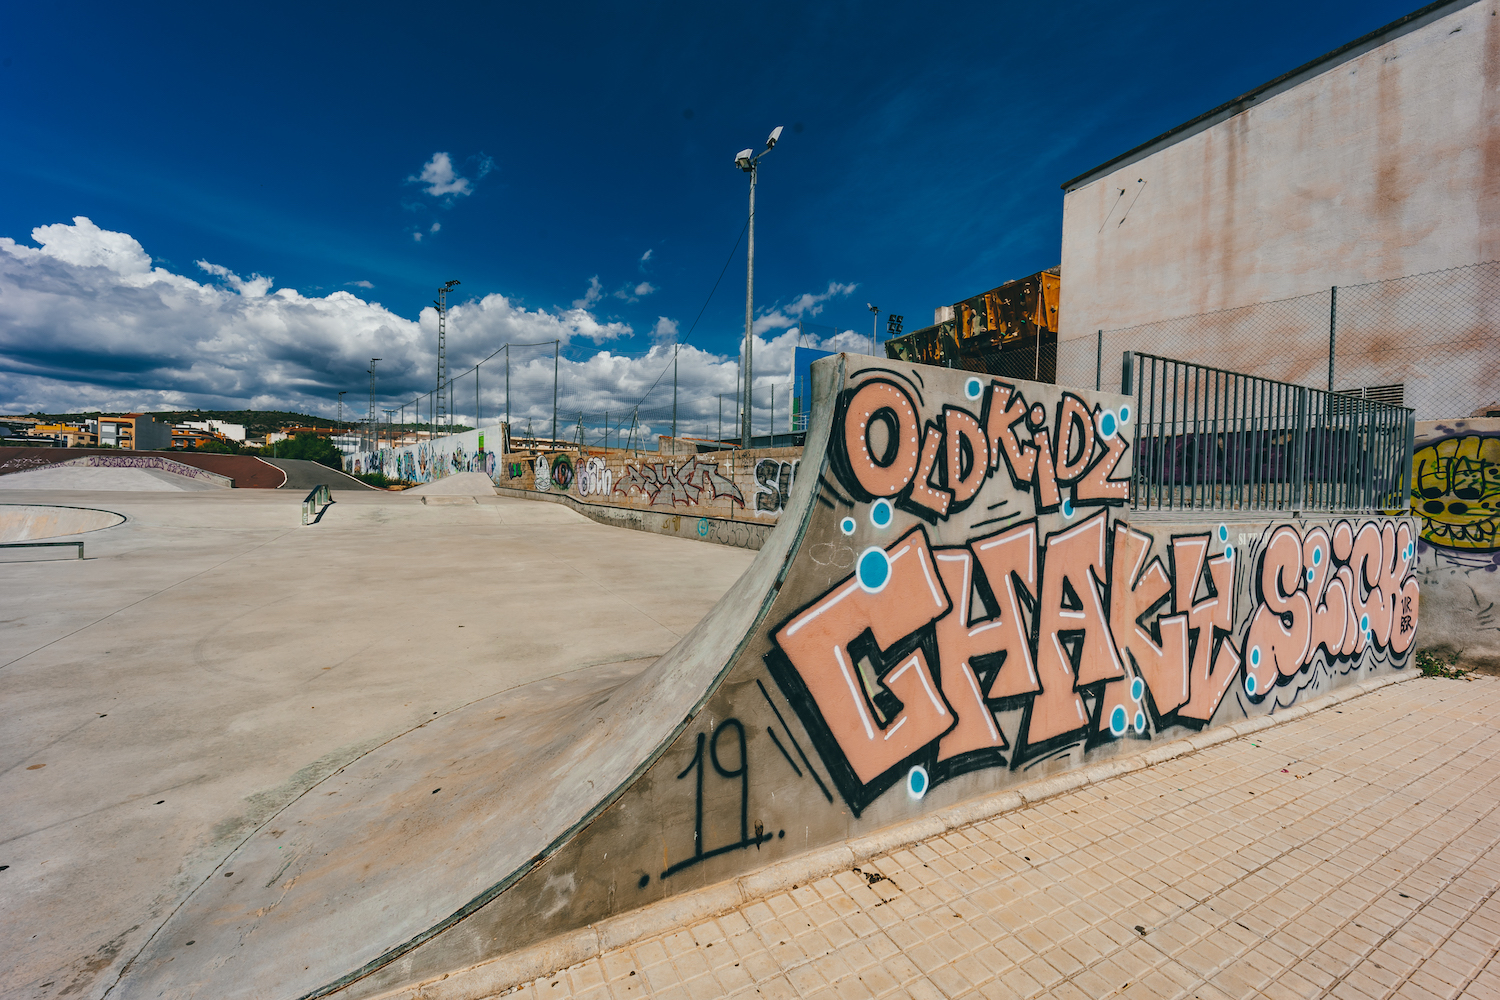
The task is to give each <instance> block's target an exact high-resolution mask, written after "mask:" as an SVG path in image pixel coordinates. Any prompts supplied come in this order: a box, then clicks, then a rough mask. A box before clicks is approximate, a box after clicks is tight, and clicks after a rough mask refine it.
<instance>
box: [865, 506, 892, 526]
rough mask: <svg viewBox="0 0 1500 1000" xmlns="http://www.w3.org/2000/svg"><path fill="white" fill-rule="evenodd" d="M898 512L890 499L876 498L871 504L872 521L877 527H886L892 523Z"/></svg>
mask: <svg viewBox="0 0 1500 1000" xmlns="http://www.w3.org/2000/svg"><path fill="white" fill-rule="evenodd" d="M895 516H896V512H895V511H894V510H893V509H892V508H891V502H890V501H889V500H885V499H880V500H876V501H875V502H874V503H873V504H871V505H870V523H871V524H873V525H875V527H877V528H884V527H886V526H887V525H889V524H890V523H891V519H892V518H893V517H895Z"/></svg>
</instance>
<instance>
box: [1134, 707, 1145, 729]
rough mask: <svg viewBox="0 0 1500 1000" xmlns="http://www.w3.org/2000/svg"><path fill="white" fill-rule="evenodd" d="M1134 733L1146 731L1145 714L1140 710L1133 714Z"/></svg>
mask: <svg viewBox="0 0 1500 1000" xmlns="http://www.w3.org/2000/svg"><path fill="white" fill-rule="evenodd" d="M1135 731H1136V732H1138V733H1144V732H1145V731H1146V713H1145V712H1142V711H1140V710H1137V711H1136V713H1135Z"/></svg>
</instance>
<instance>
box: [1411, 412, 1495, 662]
mask: <svg viewBox="0 0 1500 1000" xmlns="http://www.w3.org/2000/svg"><path fill="white" fill-rule="evenodd" d="M1411 506H1412V511H1413V512H1414V513H1415V514H1416V515H1417V517H1418V519H1419V525H1420V530H1421V540H1420V542H1419V543H1418V545H1417V562H1416V571H1417V578H1418V579H1419V580H1420V581H1421V583H1422V619H1423V623H1424V624H1423V628H1422V639H1421V641H1420V642H1419V643H1418V645H1419V646H1420V647H1421V648H1423V649H1431V650H1434V651H1437V652H1442V653H1448V654H1452V653H1458V654H1460V662H1461V663H1464V664H1466V665H1468V666H1473V667H1480V668H1482V669H1485V670H1490V671H1500V532H1497V528H1500V419H1474V420H1431V421H1419V422H1418V423H1417V440H1416V450H1415V452H1414V453H1413V455H1412V498H1411Z"/></svg>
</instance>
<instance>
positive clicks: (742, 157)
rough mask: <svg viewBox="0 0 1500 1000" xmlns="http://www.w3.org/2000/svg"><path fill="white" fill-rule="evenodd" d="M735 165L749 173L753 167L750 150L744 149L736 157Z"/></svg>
mask: <svg viewBox="0 0 1500 1000" xmlns="http://www.w3.org/2000/svg"><path fill="white" fill-rule="evenodd" d="M734 165H735V166H737V167H739V168H740V169H741V170H745V171H748V170H749V169H750V167H751V162H750V150H748V149H742V150H740V151H739V152H738V153H736V154H735V155H734Z"/></svg>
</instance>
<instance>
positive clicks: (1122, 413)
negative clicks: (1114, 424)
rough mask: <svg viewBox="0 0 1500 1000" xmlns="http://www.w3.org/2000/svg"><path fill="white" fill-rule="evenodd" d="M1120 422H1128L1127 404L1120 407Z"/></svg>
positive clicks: (1128, 410)
mask: <svg viewBox="0 0 1500 1000" xmlns="http://www.w3.org/2000/svg"><path fill="white" fill-rule="evenodd" d="M1120 423H1122V424H1128V423H1130V407H1128V406H1122V407H1120Z"/></svg>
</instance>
